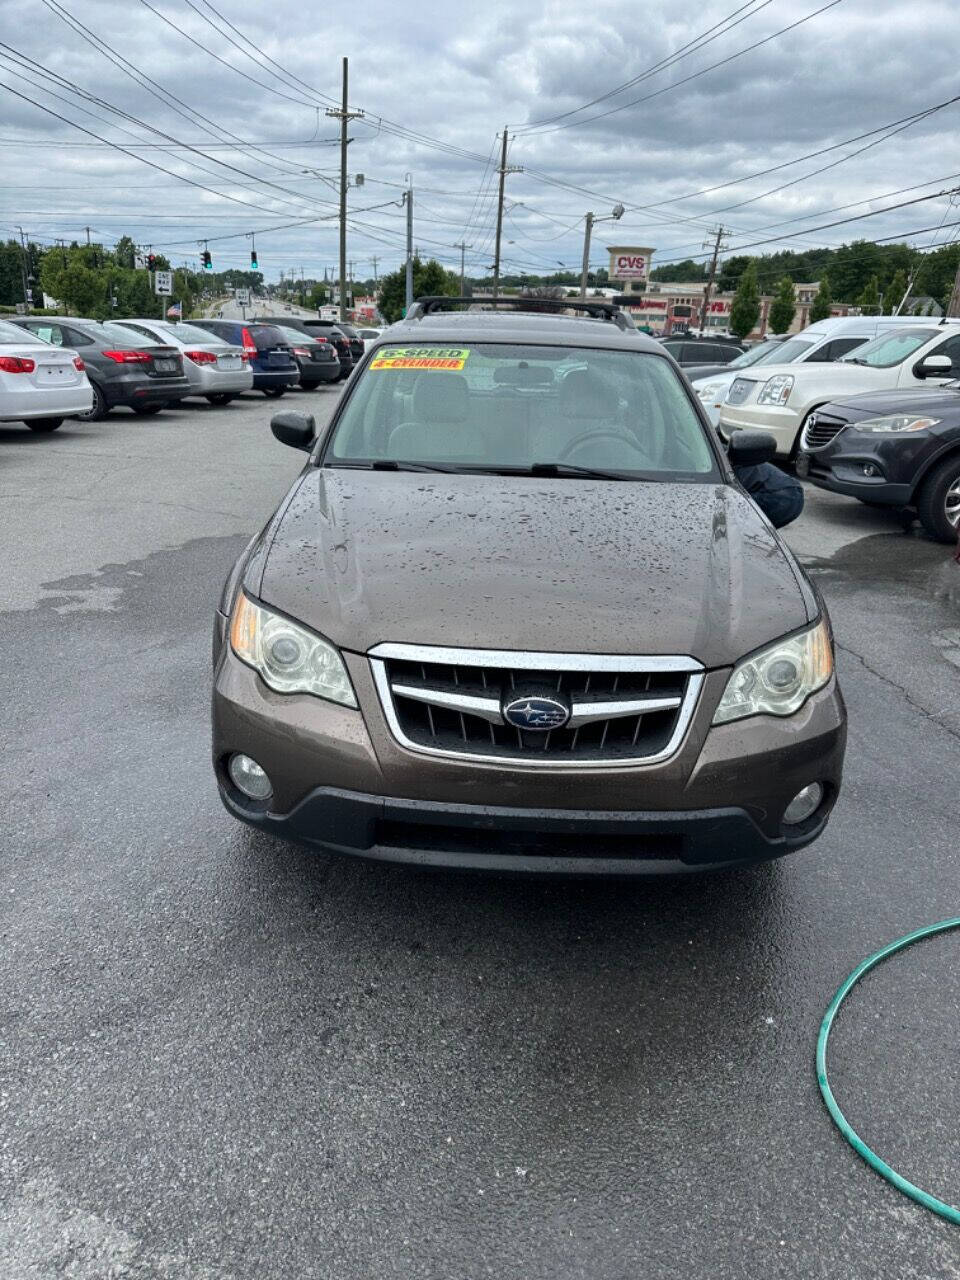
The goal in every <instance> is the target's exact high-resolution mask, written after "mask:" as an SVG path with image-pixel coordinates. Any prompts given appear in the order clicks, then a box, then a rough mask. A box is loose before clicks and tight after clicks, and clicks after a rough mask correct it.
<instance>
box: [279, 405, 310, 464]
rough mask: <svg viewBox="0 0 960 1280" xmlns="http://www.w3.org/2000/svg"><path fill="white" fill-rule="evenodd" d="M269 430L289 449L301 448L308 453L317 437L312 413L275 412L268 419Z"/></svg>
mask: <svg viewBox="0 0 960 1280" xmlns="http://www.w3.org/2000/svg"><path fill="white" fill-rule="evenodd" d="M270 430H271V431H272V432H273V434H274V435H275V436H276V438H277V439H278V440H279V441H280V443H281V444H288V445H289V446H290V447H291V449H303V450H304V451H305V452H306V453H309V452H310V450H311V448H312V447H313V442H314V440H315V439H316V438H317V424H316V422H315V421H314V420H313V417H312V415H310V414H306V413H294V412H293V411H292V410H290V411H288V412H287V413H275V414H274V415H273V417H272V418H271V419H270Z"/></svg>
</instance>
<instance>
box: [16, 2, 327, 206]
mask: <svg viewBox="0 0 960 1280" xmlns="http://www.w3.org/2000/svg"><path fill="white" fill-rule="evenodd" d="M43 2H44V3H45V4H46V3H47V0H43ZM0 47H2V48H4V49H9V48H11V46H9V45H5V44H2V42H0ZM12 53H13V55H14V57H16V58H17V59H19V60H20V62H21V63H27V64H30V65H29V67H28V69H29V70H30V71H31V72H33V74H35V75H40V76H41V77H43V79H46V80H52V81H53V83H55V84H57V85H58V86H60V87H64V88H66V89H67V90H68V92H70V93H73V94H74V95H75V96H77V97H79V98H82V99H84V100H86V101H90V102H95V103H96V104H97V105H98V106H102V107H104V108H105V109H106V110H107V111H111V112H113V114H115V115H118V116H120V117H121V118H122V119H125V120H129V121H131V123H133V124H136V125H137V126H138V127H139V128H141V129H146V130H147V131H148V132H149V133H153V134H155V135H157V136H158V137H161V138H166V139H168V140H170V141H172V142H177V141H178V140H177V139H176V138H174V137H173V135H172V134H168V133H166V132H165V131H164V130H162V129H157V128H156V127H155V126H154V125H151V124H148V123H146V122H145V121H143V120H141V119H139V118H138V117H137V116H134V115H131V114H130V113H129V112H127V111H123V110H122V109H121V108H119V107H115V106H113V104H112V103H110V102H108V101H106V99H103V98H99V97H97V96H96V95H94V94H90V93H89V92H88V91H87V90H85V89H83V88H81V87H80V86H79V85H76V84H74V83H73V81H71V80H67V79H66V77H64V76H60V75H57V74H55V73H52V72H48V71H45V70H44V69H43V68H42V67H40V66H39V64H37V63H34V62H33V59H32V58H28V57H26V55H24V54H21V53H19V52H18V51H17V50H16V49H13V50H12ZM0 57H6V58H7V61H8V62H9V61H12V59H11V58H10V57H9V55H5V54H0ZM111 61H112V59H111ZM35 67H36V68H37V70H34V68H35ZM12 74H14V75H16V76H17V77H18V78H20V79H26V77H25V76H23V75H22V73H21V72H18V71H13V72H12ZM27 83H28V84H33V85H34V87H36V88H42V89H43V92H44V93H47V94H48V95H49V96H50V97H53V98H56V99H57V100H58V101H60V102H63V103H65V104H66V105H67V106H70V107H73V109H74V110H79V111H82V112H83V113H84V114H85V115H93V113H91V112H88V111H86V110H85V108H83V107H78V106H77V105H76V104H75V103H72V102H70V101H69V100H68V99H66V98H63V97H61V95H59V94H56V93H54V92H53V91H52V90H50V89H48V88H46V87H44V86H42V85H37V84H36V83H35V82H34V81H30V80H28V81H27ZM93 118H94V119H99V120H100V121H101V123H103V124H109V123H110V122H109V121H106V120H104V119H103V117H101V116H96V115H93ZM68 123H71V122H69V121H68ZM118 127H119V126H118ZM123 132H127V130H123ZM92 136H94V137H98V136H99V135H96V134H94V135H92ZM104 141H108V140H107V139H104ZM187 150H189V151H190V152H192V153H193V154H194V155H199V156H202V157H203V159H204V160H210V161H211V162H212V163H213V164H216V165H219V166H220V167H221V168H222V169H229V170H230V172H232V173H238V174H240V175H241V177H244V178H250V179H253V181H254V182H255V183H257V184H259V185H260V186H264V187H272V188H273V189H274V190H276V191H279V192H281V195H282V197H289V196H293V197H294V199H295V200H299V201H301V202H304V201H305V202H307V203H311V204H314V205H328V204H330V203H331V202H330V201H327V200H320V199H318V198H317V197H315V196H305V195H304V194H303V193H300V192H296V191H290V190H289V188H287V187H282V186H280V185H279V184H278V183H275V182H273V181H271V180H270V179H269V178H262V177H259V176H258V175H257V174H253V173H250V172H248V171H247V170H246V169H240V168H237V166H236V165H232V164H230V163H229V162H228V161H226V160H218V159H216V158H215V157H213V156H209V155H207V154H206V153H205V152H204V151H202V150H200V149H199V148H197V147H192V146H190V147H187ZM128 154H129V153H128ZM134 158H140V159H142V157H134ZM187 163H190V164H193V165H194V167H195V168H197V169H200V170H201V171H202V172H204V173H207V174H209V175H210V176H211V177H215V178H217V179H218V180H220V181H223V176H222V175H221V174H217V173H215V172H214V170H212V169H207V168H206V167H205V166H203V165H199V164H197V163H196V161H187ZM154 167H157V166H154ZM165 172H171V171H168V170H166V171H165ZM215 194H220V195H222V194H223V193H221V192H218V193H215ZM273 198H274V199H276V198H277V197H273ZM283 202H284V203H285V204H289V203H290V200H289V199H284V200H283Z"/></svg>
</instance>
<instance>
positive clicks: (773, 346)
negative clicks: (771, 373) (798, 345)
mask: <svg viewBox="0 0 960 1280" xmlns="http://www.w3.org/2000/svg"><path fill="white" fill-rule="evenodd" d="M785 346H786V343H784V342H763V343H761V344H760V346H758V347H751V349H750V350H749V351H745V352H744V353H743V355H742V356H737V358H736V360H731V361H730V363H729V364H728V365H724V369H746V368H748V367H749V366H750V365H752V364H763V362H764V360H770V359H771V358H772V357H773V355H774V354H775V353H779V352H780V351H782V350H783V348H784V347H785ZM778 363H779V357H778Z"/></svg>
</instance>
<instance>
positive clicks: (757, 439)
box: [727, 431, 777, 467]
mask: <svg viewBox="0 0 960 1280" xmlns="http://www.w3.org/2000/svg"><path fill="white" fill-rule="evenodd" d="M776 453H777V442H776V440H774V438H773V436H771V435H769V434H768V433H767V432H766V431H733V432H731V433H730V444H729V446H728V448H727V457H728V458H729V459H730V463H731V465H732V466H734V467H759V466H760V464H761V463H762V462H772V461H773V459H774V458H775V456H776Z"/></svg>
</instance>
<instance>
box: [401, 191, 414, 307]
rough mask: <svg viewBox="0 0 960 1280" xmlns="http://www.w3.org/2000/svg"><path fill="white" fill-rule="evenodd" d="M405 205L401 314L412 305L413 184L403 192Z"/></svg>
mask: <svg viewBox="0 0 960 1280" xmlns="http://www.w3.org/2000/svg"><path fill="white" fill-rule="evenodd" d="M407 176H408V178H409V174H408V175H407ZM403 198H404V200H405V202H406V205H407V278H406V283H405V287H404V291H403V308H404V310H403V314H404V315H406V314H407V312H408V311H409V310H410V308H411V307H412V306H413V184H412V182H411V184H410V186H408V187H407V189H406V191H405V192H404V193H403Z"/></svg>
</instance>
